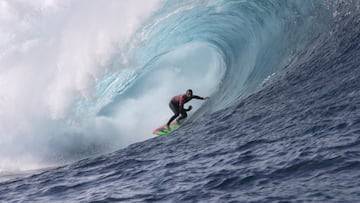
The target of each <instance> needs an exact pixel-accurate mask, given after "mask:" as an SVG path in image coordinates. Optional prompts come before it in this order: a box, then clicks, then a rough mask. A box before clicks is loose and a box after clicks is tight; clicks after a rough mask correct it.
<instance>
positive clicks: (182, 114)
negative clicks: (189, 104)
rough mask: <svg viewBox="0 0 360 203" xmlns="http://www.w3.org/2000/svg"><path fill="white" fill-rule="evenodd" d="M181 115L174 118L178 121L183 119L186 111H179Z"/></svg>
mask: <svg viewBox="0 0 360 203" xmlns="http://www.w3.org/2000/svg"><path fill="white" fill-rule="evenodd" d="M180 114H181V116H180V117H179V118H178V119H177V120H176V121H177V122H180V120H182V119H185V118H186V117H187V113H186V111H181V112H180Z"/></svg>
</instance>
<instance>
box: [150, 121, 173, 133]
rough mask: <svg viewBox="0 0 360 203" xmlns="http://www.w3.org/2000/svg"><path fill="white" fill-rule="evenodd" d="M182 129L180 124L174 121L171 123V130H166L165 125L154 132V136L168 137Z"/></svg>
mask: <svg viewBox="0 0 360 203" xmlns="http://www.w3.org/2000/svg"><path fill="white" fill-rule="evenodd" d="M179 127H180V124H179V123H178V122H177V121H173V122H171V123H170V130H168V129H167V128H166V125H163V126H161V127H159V128H157V129H155V130H153V132H152V133H153V134H155V135H158V136H163V135H168V134H170V133H172V132H174V131H175V130H176V129H178V128H179Z"/></svg>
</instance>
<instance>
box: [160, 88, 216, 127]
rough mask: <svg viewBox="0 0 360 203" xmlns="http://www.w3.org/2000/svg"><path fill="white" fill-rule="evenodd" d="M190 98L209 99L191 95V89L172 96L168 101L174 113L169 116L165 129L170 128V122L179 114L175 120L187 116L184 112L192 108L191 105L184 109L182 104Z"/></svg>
mask: <svg viewBox="0 0 360 203" xmlns="http://www.w3.org/2000/svg"><path fill="white" fill-rule="evenodd" d="M191 99H200V100H205V99H209V97H200V96H197V95H193V91H192V90H191V89H188V90H186V93H185V94H180V95H177V96H174V97H173V98H172V99H171V100H170V102H169V107H170V109H171V110H172V111H173V112H174V115H173V116H172V117H171V118H170V120H169V122H167V124H166V127H167V129H170V123H171V122H172V121H173V120H174V119H176V118H177V117H178V116H179V115H180V114H181V116H180V117H179V118H178V119H177V120H176V121H177V122H179V121H180V120H182V119H184V118H186V117H187V113H186V112H187V111H190V110H191V109H192V106H191V105H190V106H189V108H187V109H184V104H185V103H186V102H188V101H190V100H191Z"/></svg>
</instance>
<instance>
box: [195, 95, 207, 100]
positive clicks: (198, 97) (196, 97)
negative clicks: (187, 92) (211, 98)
mask: <svg viewBox="0 0 360 203" xmlns="http://www.w3.org/2000/svg"><path fill="white" fill-rule="evenodd" d="M192 98H193V99H201V100H204V99H205V98H204V97H200V96H197V95H193V96H192Z"/></svg>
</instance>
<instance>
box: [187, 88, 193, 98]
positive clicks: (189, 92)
mask: <svg viewBox="0 0 360 203" xmlns="http://www.w3.org/2000/svg"><path fill="white" fill-rule="evenodd" d="M192 95H193V91H192V89H188V90H186V96H188V97H192Z"/></svg>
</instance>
